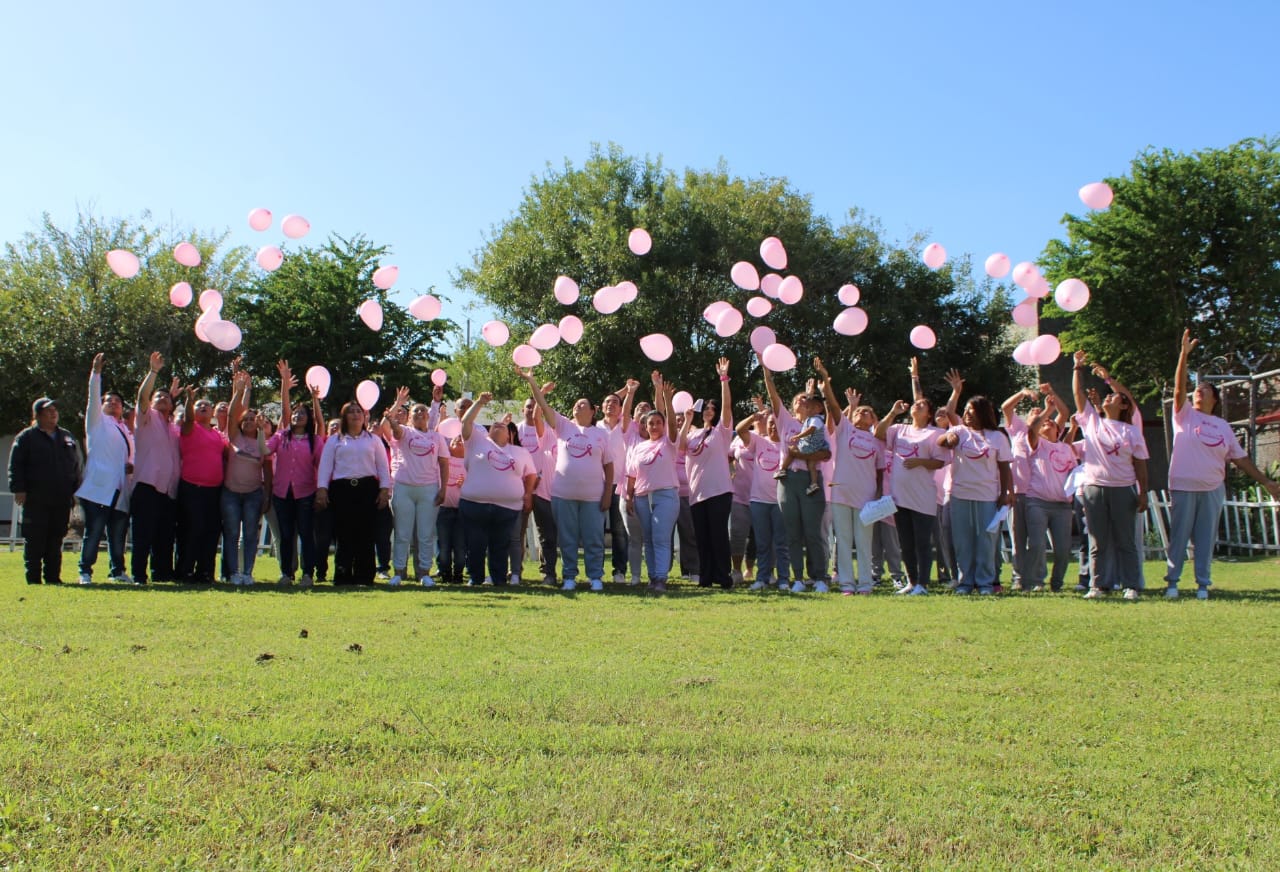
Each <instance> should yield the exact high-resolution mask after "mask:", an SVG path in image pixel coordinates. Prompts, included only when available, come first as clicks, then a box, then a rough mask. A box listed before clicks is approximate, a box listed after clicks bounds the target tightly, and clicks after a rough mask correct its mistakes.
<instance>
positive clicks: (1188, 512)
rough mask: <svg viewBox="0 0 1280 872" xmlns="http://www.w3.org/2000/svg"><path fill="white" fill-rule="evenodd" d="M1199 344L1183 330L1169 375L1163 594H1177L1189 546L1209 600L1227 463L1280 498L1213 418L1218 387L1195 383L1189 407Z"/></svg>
mask: <svg viewBox="0 0 1280 872" xmlns="http://www.w3.org/2000/svg"><path fill="white" fill-rule="evenodd" d="M1197 344H1199V340H1198V339H1192V338H1191V331H1190V330H1184V331H1182V349H1181V351H1180V352H1179V353H1178V367H1177V369H1176V370H1175V372H1174V374H1173V385H1174V387H1173V457H1172V458H1171V460H1170V461H1169V494H1170V497H1171V499H1172V501H1173V512H1172V518H1171V520H1170V525H1169V550H1168V556H1167V568H1166V571H1165V577H1164V580H1165V582H1166V583H1167V584H1168V585H1169V586H1168V588H1167V589H1166V590H1165V596H1167V597H1169V598H1170V599H1174V598H1176V597H1177V596H1178V580H1179V579H1180V578H1182V566H1183V564H1184V563H1186V560H1187V543H1188V542H1190V543H1191V544H1192V546H1193V547H1194V548H1195V572H1196V588H1197V589H1196V596H1197V597H1198V598H1200V599H1208V598H1209V585H1211V584H1213V580H1212V578H1211V577H1210V568H1211V566H1212V563H1213V546H1214V541H1215V540H1216V539H1217V535H1218V520H1219V518H1220V517H1221V515H1222V506H1223V504H1224V503H1225V502H1226V499H1227V488H1226V467H1227V461H1230V462H1231V463H1234V464H1235V465H1236V466H1238V467H1240V469H1242V470H1244V471H1245V472H1246V473H1248V474H1249V476H1250V477H1251V478H1253V480H1254V481H1256V482H1258V483H1259V484H1260V485H1262V486H1263V487H1265V488H1266V489H1267V491H1268V492H1269V493H1270V494H1271V498H1272V499H1273V500H1280V484H1277V483H1276V482H1274V481H1272V480H1271V479H1269V478H1267V477H1266V476H1265V475H1264V474H1263V473H1262V471H1261V470H1260V469H1258V467H1257V466H1256V465H1255V464H1254V462H1253V461H1252V460H1250V459H1249V455H1248V454H1246V453H1245V450H1244V448H1242V447H1241V446H1240V440H1239V439H1237V438H1236V434H1235V431H1234V430H1232V429H1231V425H1230V424H1228V423H1227V422H1226V421H1224V420H1223V419H1222V418H1219V417H1218V416H1216V415H1214V414H1213V413H1214V411H1215V410H1216V409H1217V408H1218V403H1219V400H1220V397H1219V394H1218V389H1217V388H1216V387H1214V386H1213V385H1212V384H1210V383H1209V382H1201V383H1200V384H1198V385H1196V390H1195V393H1193V394H1192V395H1191V403H1190V405H1188V403H1187V360H1188V357H1189V356H1190V354H1191V350H1192V349H1193V348H1195V347H1196V345H1197Z"/></svg>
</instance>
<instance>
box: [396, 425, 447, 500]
mask: <svg viewBox="0 0 1280 872" xmlns="http://www.w3.org/2000/svg"><path fill="white" fill-rule="evenodd" d="M448 456H449V440H448V439H445V438H444V437H443V436H441V435H440V434H439V433H437V432H435V431H434V430H433V431H430V432H425V433H424V432H422V431H421V430H415V429H413V428H412V427H401V428H400V438H399V439H392V440H391V486H392V487H395V486H396V485H397V484H407V485H414V486H430V485H433V484H435V485H438V484H440V458H442V457H448Z"/></svg>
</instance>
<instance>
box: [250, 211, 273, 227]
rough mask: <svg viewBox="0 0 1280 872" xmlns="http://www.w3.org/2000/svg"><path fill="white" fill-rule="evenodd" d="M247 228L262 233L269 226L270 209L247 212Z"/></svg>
mask: <svg viewBox="0 0 1280 872" xmlns="http://www.w3.org/2000/svg"><path fill="white" fill-rule="evenodd" d="M249 226H250V227H252V228H253V229H254V230H257V231H258V232H262V231H263V230H266V229H267V228H268V227H270V226H271V210H270V209H254V210H252V211H250V212H249Z"/></svg>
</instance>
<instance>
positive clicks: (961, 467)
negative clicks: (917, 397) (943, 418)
mask: <svg viewBox="0 0 1280 872" xmlns="http://www.w3.org/2000/svg"><path fill="white" fill-rule="evenodd" d="M947 433H951V434H955V436H956V437H958V438H959V440H960V441H959V442H958V443H956V447H955V448H953V449H952V451H951V496H952V498H953V499H958V500H975V501H978V502H986V503H990V502H995V501H996V499H998V498H999V496H1000V466H999V464H1000V463H1002V462H1003V463H1009V462H1011V461H1012V460H1013V450H1012V449H1011V448H1010V447H1009V437H1008V436H1006V435H1004V434H1003V433H1001V432H1000V431H999V430H970V429H969V428H968V427H966V426H964V425H963V424H961V425H959V426H957V427H952V428H951V429H950V430H948V431H947Z"/></svg>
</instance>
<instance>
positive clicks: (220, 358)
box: [0, 212, 248, 431]
mask: <svg viewBox="0 0 1280 872" xmlns="http://www.w3.org/2000/svg"><path fill="white" fill-rule="evenodd" d="M149 217H150V216H149V215H147V214H146V213H144V214H143V216H142V219H143V221H145V220H146V219H148V218H149ZM225 240H226V236H225V234H224V235H222V236H213V235H201V234H198V233H196V232H194V231H179V230H177V229H175V228H171V227H170V228H151V227H147V226H146V225H145V224H143V223H135V222H133V221H129V220H124V219H113V220H103V219H100V218H98V217H95V216H94V215H92V214H88V213H85V212H82V213H80V214H79V215H78V216H77V219H76V224H75V226H74V227H73V228H71V229H70V230H64V229H62V228H60V227H58V226H57V225H55V224H54V223H53V220H52V219H51V218H50V217H49V216H48V215H45V216H44V217H43V219H42V220H41V224H40V229H39V230H38V231H37V232H34V233H28V234H26V235H25V236H24V237H23V238H22V239H21V240H19V241H18V242H16V243H9V244H7V245H6V246H5V251H4V255H3V257H0V373H3V374H4V390H2V391H0V430H9V431H12V430H15V429H17V428H19V427H21V426H25V425H26V424H27V423H29V421H30V418H31V401H32V400H33V399H35V398H36V397H39V396H41V395H42V394H47V395H49V396H52V397H56V398H58V399H60V400H62V404H61V406H62V415H63V421H64V425H65V426H74V422H75V421H76V420H77V419H79V418H80V417H82V416H83V414H84V403H85V400H86V391H87V387H86V386H87V383H88V374H89V365H90V363H91V361H92V360H93V355H94V354H95V353H96V352H98V351H101V352H104V353H105V355H106V370H105V371H106V386H107V387H111V388H115V389H116V390H119V391H120V392H121V393H122V394H124V395H125V397H132V396H133V393H134V391H136V390H137V386H138V384H139V383H140V382H141V381H142V379H143V377H144V376H145V375H146V372H147V368H148V364H147V359H148V354H149V352H151V351H161V352H163V353H164V355H165V357H166V359H167V360H168V362H169V365H170V367H171V369H172V372H173V373H174V374H176V375H178V376H179V377H180V378H181V379H182V380H183V382H184V383H193V382H203V381H204V380H206V379H207V378H209V377H210V376H211V375H213V374H214V373H215V372H217V371H218V370H219V369H220V368H221V367H225V364H226V360H227V356H226V355H224V354H222V353H221V352H218V351H217V350H216V349H214V348H212V347H211V346H209V345H206V344H204V343H201V342H200V341H199V340H197V339H196V337H195V334H194V332H193V326H194V323H195V317H196V314H197V312H196V311H195V309H196V307H195V306H192V307H190V308H188V309H179V308H176V307H175V306H173V305H172V304H171V303H170V302H169V288H170V286H171V285H173V284H174V283H175V282H178V281H187V282H190V283H191V285H192V287H193V288H195V292H196V293H197V294H198V293H199V292H200V291H201V290H203V289H204V288H219V289H224V288H225V289H233V288H235V287H236V286H238V285H242V284H243V283H244V282H245V281H247V278H248V266H247V263H248V253H247V251H245V250H244V249H240V248H232V249H229V250H227V251H225V252H221V253H220V249H221V248H222V246H223V244H224V242H225ZM182 241H187V242H191V243H193V244H194V245H195V246H196V247H197V248H198V249H199V250H200V254H201V258H202V263H201V265H200V266H199V267H195V268H188V267H183V266H180V265H179V264H178V263H177V262H176V261H174V259H173V256H172V249H173V246H174V245H175V244H177V243H178V242H182ZM115 248H124V249H128V250H130V251H132V252H133V253H134V254H136V255H138V257H139V259H140V260H141V261H142V264H143V268H142V270H141V272H139V274H138V275H137V276H135V277H134V278H132V279H121V278H119V277H118V276H116V275H115V274H114V273H112V272H111V270H110V269H109V268H108V267H107V262H106V255H107V252H108V251H110V250H112V249H115Z"/></svg>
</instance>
